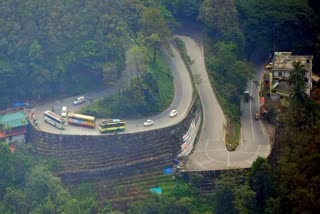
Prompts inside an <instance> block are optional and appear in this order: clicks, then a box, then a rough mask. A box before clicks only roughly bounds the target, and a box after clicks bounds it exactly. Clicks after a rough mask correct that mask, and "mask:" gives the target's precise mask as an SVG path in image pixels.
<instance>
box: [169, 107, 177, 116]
mask: <svg viewBox="0 0 320 214" xmlns="http://www.w3.org/2000/svg"><path fill="white" fill-rule="evenodd" d="M177 114H178V112H177V110H175V109H174V110H172V111H171V112H170V117H171V118H172V117H175V116H177Z"/></svg>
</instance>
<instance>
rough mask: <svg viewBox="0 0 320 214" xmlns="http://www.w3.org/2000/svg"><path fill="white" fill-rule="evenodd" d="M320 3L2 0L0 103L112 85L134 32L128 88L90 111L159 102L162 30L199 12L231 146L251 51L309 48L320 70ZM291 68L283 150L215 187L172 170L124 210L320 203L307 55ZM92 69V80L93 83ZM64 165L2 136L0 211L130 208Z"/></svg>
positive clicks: (166, 90) (290, 207)
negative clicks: (72, 179)
mask: <svg viewBox="0 0 320 214" xmlns="http://www.w3.org/2000/svg"><path fill="white" fill-rule="evenodd" d="M317 3H318V2H317V1H315V0H314V1H312V0H310V1H307V0H282V1H278V0H269V1H263V0H247V1H232V0H203V1H198V0H174V1H172V0H164V1H161V2H160V1H153V0H144V1H139V0H124V1H115V0H109V1H75V0H67V1H46V2H45V3H43V1H41V0H36V1H35V0H32V1H31V0H25V1H14V0H9V1H1V3H0V11H1V13H0V23H1V24H2V27H1V29H0V47H1V51H0V56H1V57H0V100H1V102H0V106H1V108H4V107H7V106H9V105H10V104H11V102H14V101H16V100H19V101H21V100H22V101H24V100H26V99H27V98H28V99H30V100H32V99H39V98H40V99H42V98H43V97H48V98H50V97H53V96H55V95H57V94H66V95H69V94H70V95H71V94H77V93H80V92H81V93H82V92H85V91H87V90H91V89H94V88H99V87H101V86H107V85H114V84H115V83H116V82H117V80H118V79H119V78H120V76H121V73H122V71H123V69H124V62H125V52H124V51H125V48H124V45H127V41H128V40H129V39H130V38H134V39H135V40H136V41H137V44H138V47H135V48H134V49H135V50H134V52H135V54H134V55H135V56H137V58H136V65H135V66H136V70H137V78H135V79H133V80H132V82H131V85H130V87H129V88H128V89H123V88H121V87H120V90H119V93H118V94H116V95H114V96H111V97H108V98H105V99H104V100H102V101H99V102H98V103H97V104H94V105H93V106H91V107H90V109H86V110H85V111H86V112H87V113H92V114H96V115H99V114H101V115H110V116H128V117H129V116H132V115H129V113H133V114H135V115H141V114H146V113H147V114H149V113H150V114H151V113H152V112H157V111H161V109H163V108H164V107H165V106H166V105H168V104H169V103H170V101H171V99H172V91H173V86H172V83H171V82H172V77H171V75H170V72H169V71H168V68H167V66H166V65H165V62H164V60H163V58H162V57H161V55H160V51H159V49H160V45H163V44H165V41H163V40H165V39H167V38H168V36H169V35H170V30H171V29H173V28H174V26H175V25H176V24H177V23H176V21H175V19H177V20H178V22H189V21H190V20H192V21H195V22H196V20H197V19H198V17H199V20H200V21H201V22H202V23H203V24H204V25H205V27H206V31H205V32H206V46H205V48H206V56H207V59H206V63H207V68H208V72H209V75H210V77H211V81H212V85H213V87H214V90H215V92H216V93H217V95H218V99H219V102H220V104H221V105H222V108H223V109H224V111H225V114H226V115H227V117H228V121H229V123H228V135H227V142H228V145H227V146H228V149H229V150H233V149H235V148H236V146H237V143H238V136H239V130H240V127H239V125H240V123H239V121H240V116H241V113H240V108H239V106H240V103H241V97H242V92H243V90H244V87H245V84H246V80H247V79H248V78H250V77H251V76H252V73H253V71H252V67H251V66H250V64H249V63H248V62H247V59H249V58H250V56H251V55H252V53H257V52H256V50H257V49H258V50H260V51H261V52H264V53H265V54H266V56H267V55H268V54H269V53H270V52H272V51H274V50H293V51H294V52H295V53H300V54H303V53H311V52H313V53H314V56H315V58H314V68H315V69H314V70H319V65H320V63H319V62H320V60H319V58H320V51H319V50H320V37H319V35H320V34H319V26H318V23H319V22H318V20H319V17H318V16H317V13H314V12H318V14H319V11H320V10H319V8H318V6H317V5H318V4H317ZM310 5H311V6H313V7H312V8H313V9H312V8H311V7H310ZM80 8H81V10H80ZM314 10H315V11H314ZM120 17H121V18H120ZM159 20H160V21H159ZM158 21H159V22H158ZM159 23H160V25H159ZM164 24H165V25H164ZM129 35H130V36H129ZM294 68H295V69H294V71H293V73H294V75H293V77H294V78H293V79H291V80H290V81H291V84H292V85H294V89H295V92H294V96H293V97H292V98H291V99H289V105H288V107H286V108H285V109H284V110H283V111H282V112H280V113H279V114H278V117H279V118H280V125H279V127H277V136H276V137H277V138H276V145H275V148H276V149H275V150H276V151H277V152H278V153H277V156H275V157H276V158H274V159H272V160H266V159H263V158H260V157H258V158H257V160H256V161H255V162H254V163H253V165H252V167H251V168H250V169H248V170H235V171H226V172H223V173H222V174H221V175H220V176H219V177H218V178H217V179H216V180H215V181H214V190H213V192H210V191H209V192H204V193H203V192H201V187H203V186H205V185H206V183H205V181H204V179H203V177H202V175H201V174H197V175H194V176H191V177H190V178H189V179H183V178H184V176H182V177H183V178H180V177H179V176H176V179H175V180H171V179H166V180H162V181H161V182H158V183H156V184H157V185H159V186H160V187H163V190H164V192H163V194H161V195H152V194H151V193H150V192H148V193H149V194H148V195H147V197H145V198H144V199H142V200H138V201H136V203H135V204H134V205H133V206H132V207H130V208H129V209H128V210H127V211H125V213H312V212H313V211H316V210H320V204H319V200H320V192H319V178H320V173H319V172H320V169H319V168H320V167H319V162H320V155H319V154H320V138H319V132H320V112H319V106H318V105H316V104H315V103H314V102H313V101H312V100H311V99H310V98H308V97H307V96H305V94H304V92H303V84H304V81H303V71H302V70H301V66H300V65H299V64H294ZM92 80H93V81H94V82H95V84H88V83H89V82H90V81H92ZM13 85H14V86H18V87H13ZM108 99H109V100H108ZM152 102H154V104H153V105H150V103H152ZM128 103H130V105H128ZM120 107H121V108H120ZM90 111H91V112H90ZM115 113H117V114H115ZM229 143H230V144H231V145H229ZM269 162H270V163H271V165H270V163H269ZM59 169H60V167H59V164H58V163H57V162H56V161H55V160H44V159H43V158H41V157H38V156H37V155H36V154H35V153H34V150H33V148H32V146H31V145H30V144H26V145H19V146H17V148H16V151H15V152H11V150H10V147H9V145H7V144H6V143H0V213H4V214H11V213H122V212H120V211H115V210H114V209H113V208H112V205H111V203H109V202H106V201H105V199H104V198H103V197H101V196H103V195H102V194H101V195H99V194H98V193H97V192H98V190H99V189H98V188H97V186H96V184H88V183H85V184H80V185H78V186H70V190H69V189H68V188H67V187H66V186H64V184H63V183H62V182H61V180H60V178H58V177H57V176H55V172H57V171H59ZM160 173H161V172H160ZM177 177H178V178H177ZM170 178H171V176H170ZM126 187H127V186H126V185H124V186H120V187H117V186H115V187H114V189H113V190H112V191H114V194H118V195H121V193H123V192H125V190H126ZM141 188H145V189H144V191H148V187H147V186H146V185H144V186H143V184H141ZM99 197H100V198H99Z"/></svg>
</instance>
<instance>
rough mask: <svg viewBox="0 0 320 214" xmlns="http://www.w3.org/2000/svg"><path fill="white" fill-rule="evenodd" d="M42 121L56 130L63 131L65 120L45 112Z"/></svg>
mask: <svg viewBox="0 0 320 214" xmlns="http://www.w3.org/2000/svg"><path fill="white" fill-rule="evenodd" d="M43 120H44V121H45V122H47V123H49V124H50V125H52V126H55V127H57V128H58V129H64V128H65V127H66V120H65V119H64V118H63V117H61V116H60V115H58V114H56V113H53V112H51V111H45V112H44V113H43Z"/></svg>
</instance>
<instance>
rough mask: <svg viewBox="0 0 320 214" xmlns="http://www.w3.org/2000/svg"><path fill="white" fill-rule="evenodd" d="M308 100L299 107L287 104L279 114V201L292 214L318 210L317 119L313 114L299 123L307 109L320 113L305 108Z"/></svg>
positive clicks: (319, 146)
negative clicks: (307, 119)
mask: <svg viewBox="0 0 320 214" xmlns="http://www.w3.org/2000/svg"><path fill="white" fill-rule="evenodd" d="M307 99H309V98H307ZM291 102H294V103H295V101H294V100H293V101H291ZM309 102H310V100H308V102H306V103H300V104H299V109H297V108H296V105H291V104H290V105H289V107H288V109H287V110H286V111H285V112H284V113H282V114H281V118H282V119H281V126H280V130H279V133H280V138H279V143H280V144H281V147H280V148H281V151H280V155H279V161H278V165H279V166H278V170H277V176H278V177H279V181H278V182H279V187H280V190H281V201H286V202H287V204H286V206H285V207H284V208H285V210H289V211H290V212H293V213H302V212H309V211H311V210H317V209H319V203H318V201H319V198H320V192H319V191H318V186H319V176H320V174H319V165H318V164H317V163H318V162H319V161H320V155H319V153H320V143H319V142H320V138H319V134H318V133H319V131H320V120H319V117H318V116H316V118H314V120H315V121H313V120H311V121H308V123H307V124H308V125H305V124H301V123H300V121H304V119H303V118H304V117H305V114H304V113H301V112H305V111H308V110H310V112H309V113H310V114H313V115H319V109H318V108H313V109H308V108H309V107H308V105H309ZM307 109H308V110H307ZM299 112H300V113H299ZM270 203H271V202H270ZM273 206H275V205H273Z"/></svg>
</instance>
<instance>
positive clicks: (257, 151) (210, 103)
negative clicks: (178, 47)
mask: <svg viewBox="0 0 320 214" xmlns="http://www.w3.org/2000/svg"><path fill="white" fill-rule="evenodd" d="M179 38H180V39H182V40H183V41H184V43H185V45H186V49H187V52H188V55H189V56H190V58H191V61H192V64H191V66H190V67H191V70H192V73H193V74H194V75H196V76H198V77H199V78H198V79H199V81H198V82H199V83H198V84H197V89H198V92H199V95H200V98H201V103H202V107H203V111H204V120H203V129H202V132H201V134H200V138H199V141H198V142H197V144H196V148H195V150H194V151H193V153H192V154H191V155H190V156H189V157H188V159H187V162H186V165H185V170H186V171H200V170H201V171H203V170H219V169H228V168H247V167H250V166H251V164H252V162H253V161H254V160H255V159H256V158H257V157H258V156H262V157H267V156H268V155H269V152H270V146H269V142H268V138H267V136H266V135H265V134H264V132H263V127H262V125H261V122H260V121H255V120H254V118H253V115H254V114H255V111H256V109H257V107H258V104H257V103H254V102H251V101H250V102H249V103H246V104H243V105H242V107H241V108H242V112H243V115H242V118H241V125H242V136H243V137H244V138H245V142H242V141H241V143H240V146H239V147H238V148H237V150H236V151H234V152H229V151H227V149H226V147H225V129H224V125H225V117H224V114H223V111H222V109H221V107H220V105H219V103H218V101H217V98H216V96H215V94H214V92H213V90H212V87H211V84H210V81H209V77H208V74H207V71H206V66H205V62H204V51H203V47H202V43H197V42H196V41H195V40H193V39H191V38H190V37H187V36H179ZM259 73H260V72H258V73H257V75H258V76H259ZM251 85H252V83H250V84H249V89H250V91H251V93H252V95H253V96H257V94H258V90H257V89H256V88H255V87H253V86H251ZM255 100H258V98H256V99H255Z"/></svg>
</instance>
